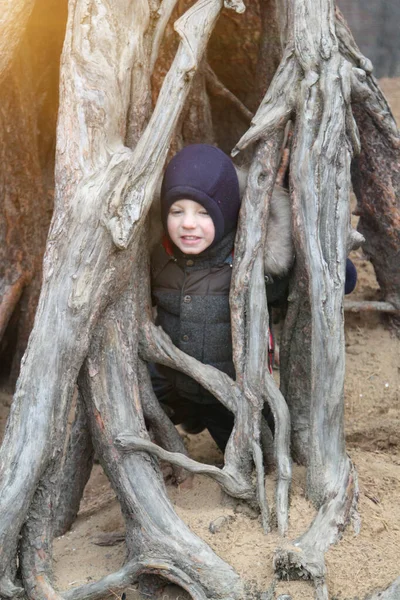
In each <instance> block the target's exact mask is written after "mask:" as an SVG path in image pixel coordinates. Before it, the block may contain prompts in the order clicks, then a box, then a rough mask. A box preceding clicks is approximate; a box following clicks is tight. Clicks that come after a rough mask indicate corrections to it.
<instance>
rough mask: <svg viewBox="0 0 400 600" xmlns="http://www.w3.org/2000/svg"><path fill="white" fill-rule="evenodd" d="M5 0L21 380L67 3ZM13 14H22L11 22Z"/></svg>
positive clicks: (4, 356) (14, 370) (36, 285)
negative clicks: (65, 4) (58, 62)
mask: <svg viewBox="0 0 400 600" xmlns="http://www.w3.org/2000/svg"><path fill="white" fill-rule="evenodd" d="M6 4H9V5H10V6H9V8H8V9H6V12H5V14H4V15H3V14H2V19H3V20H2V25H3V27H4V28H5V31H3V32H2V33H3V35H2V37H1V39H2V43H4V41H5V40H6V39H7V37H5V36H7V35H9V36H11V37H10V38H8V41H7V49H6V51H5V53H3V54H2V59H1V60H2V65H1V67H0V72H1V76H0V80H1V85H0V99H1V102H0V104H1V111H0V136H1V144H0V146H1V151H0V152H1V164H2V178H1V180H0V197H1V202H0V206H1V208H0V264H1V269H0V340H1V341H2V346H1V349H0V355H1V360H2V364H3V369H4V370H5V371H6V373H7V374H8V373H11V381H12V382H13V383H15V380H16V378H17V376H18V373H19V365H20V361H21V358H22V355H23V353H24V351H25V348H26V345H27V342H28V338H29V334H30V332H31V329H32V326H33V320H34V316H35V310H36V306H37V301H38V298H39V293H40V286H41V274H42V260H43V253H44V248H45V242H46V236H47V233H48V228H49V224H50V218H51V213H52V209H53V188H54V175H53V171H54V131H55V122H56V115H57V85H58V66H57V62H56V61H57V57H58V56H59V54H60V52H61V44H62V36H63V33H64V19H65V6H64V3H63V2H61V3H60V2H56V1H55V0H38V1H37V2H36V4H35V6H33V4H34V3H33V2H25V6H24V7H22V4H23V3H22V2H14V3H8V2H7V3H6ZM11 4H12V8H11ZM17 9H18V11H20V12H18V14H17ZM49 13H51V14H52V18H51V20H50V19H49V18H48V14H49ZM13 14H14V17H15V19H17V16H18V20H15V22H14V25H13V26H12V27H11V25H10V23H9V22H8V21H7V19H9V18H11V17H12V15H13ZM28 18H29V19H28ZM44 23H46V27H44ZM17 38H18V40H17ZM17 42H18V43H17ZM11 48H14V50H15V52H14V55H13V60H12V61H11V59H10V58H9V59H8V63H7V68H6V67H5V62H4V61H6V59H7V56H8V55H9V54H8V53H9V51H10V49H11ZM11 318H12V322H10V319H11Z"/></svg>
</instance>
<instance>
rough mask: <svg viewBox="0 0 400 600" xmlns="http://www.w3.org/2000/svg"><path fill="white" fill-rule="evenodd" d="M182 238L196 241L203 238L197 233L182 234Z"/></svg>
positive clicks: (187, 240)
mask: <svg viewBox="0 0 400 600" xmlns="http://www.w3.org/2000/svg"><path fill="white" fill-rule="evenodd" d="M181 240H183V241H185V242H196V241H197V240H201V238H200V237H197V236H196V235H182V236H181Z"/></svg>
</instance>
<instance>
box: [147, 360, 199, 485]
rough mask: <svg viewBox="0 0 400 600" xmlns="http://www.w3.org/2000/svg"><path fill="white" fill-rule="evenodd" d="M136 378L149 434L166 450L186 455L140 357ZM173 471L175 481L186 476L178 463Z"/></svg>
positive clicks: (180, 480) (185, 472)
mask: <svg viewBox="0 0 400 600" xmlns="http://www.w3.org/2000/svg"><path fill="white" fill-rule="evenodd" d="M138 378H139V388H140V393H141V398H142V409H143V415H144V418H145V421H146V425H147V427H148V428H150V433H151V435H152V436H153V437H154V439H155V441H156V443H157V444H158V445H159V446H161V447H162V448H164V449H165V450H167V451H168V452H179V453H180V454H183V455H185V456H186V455H187V450H186V448H185V444H184V443H183V440H182V438H181V436H180V435H179V433H178V431H177V429H176V427H175V425H174V424H173V423H172V421H171V420H170V419H169V417H168V416H167V415H166V414H165V412H164V410H163V409H162V408H161V406H160V403H159V402H158V399H157V397H156V395H155V394H154V391H153V386H152V385H151V380H150V375H149V371H148V369H147V365H146V363H144V362H143V361H142V360H141V359H139V360H138ZM173 473H174V479H175V481H176V483H182V482H183V481H185V479H187V477H188V472H187V471H186V470H185V469H184V468H182V467H180V466H178V465H175V466H173Z"/></svg>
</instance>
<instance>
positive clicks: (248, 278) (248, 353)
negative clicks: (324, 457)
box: [230, 121, 291, 535]
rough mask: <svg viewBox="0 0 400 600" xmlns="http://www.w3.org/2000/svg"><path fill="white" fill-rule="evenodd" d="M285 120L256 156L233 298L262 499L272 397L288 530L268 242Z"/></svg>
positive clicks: (284, 422) (280, 508) (240, 375)
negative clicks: (261, 456)
mask: <svg viewBox="0 0 400 600" xmlns="http://www.w3.org/2000/svg"><path fill="white" fill-rule="evenodd" d="M285 125H286V123H285V121H282V123H281V126H280V127H279V128H277V130H276V131H275V132H274V133H272V132H271V135H270V136H269V140H268V142H264V143H263V144H261V146H260V148H259V149H258V150H257V151H256V154H255V156H254V158H253V163H252V167H251V169H250V172H249V177H248V183H247V189H246V193H245V196H244V199H243V204H242V208H241V213H240V220H239V228H238V234H237V238H236V241H235V260H234V265H233V273H232V285H231V295H230V303H231V310H232V340H233V347H234V363H235V370H236V380H237V382H238V385H239V387H240V388H241V389H242V390H243V393H244V395H245V397H246V399H247V401H248V405H247V408H248V411H249V413H248V417H247V418H248V420H249V425H248V427H249V429H250V431H251V436H252V438H253V440H254V441H253V444H254V447H253V453H254V462H255V464H256V466H257V467H258V468H257V475H258V478H259V496H260V497H261V498H262V495H261V489H263V485H264V484H263V480H264V472H263V470H262V469H261V470H260V468H261V467H260V464H259V463H257V458H256V456H257V452H258V449H257V444H259V439H260V418H261V410H262V409H263V406H264V402H268V404H269V405H270V407H271V410H272V413H273V415H274V419H275V438H274V439H275V462H276V466H277V469H278V480H277V489H276V511H277V518H278V528H279V531H280V533H281V534H282V535H284V534H285V533H286V530H287V520H288V500H289V487H290V481H291V465H290V453H289V443H290V418H289V412H288V408H287V405H286V402H285V400H284V398H283V396H282V395H281V394H280V392H279V390H278V389H277V387H276V385H275V382H274V379H273V377H272V376H271V375H270V374H269V371H268V354H267V352H268V346H267V344H266V335H267V332H268V327H269V316H268V308H267V298H266V296H265V280H264V246H265V240H266V231H267V222H268V210H269V200H270V197H271V195H272V190H273V187H274V183H275V177H276V173H277V170H278V166H279V159H280V150H281V146H282V141H283V134H284V128H285Z"/></svg>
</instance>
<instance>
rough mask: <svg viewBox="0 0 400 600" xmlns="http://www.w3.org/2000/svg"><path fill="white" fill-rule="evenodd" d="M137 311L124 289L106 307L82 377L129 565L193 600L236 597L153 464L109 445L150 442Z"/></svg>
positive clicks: (228, 576) (227, 574)
mask: <svg viewBox="0 0 400 600" xmlns="http://www.w3.org/2000/svg"><path fill="white" fill-rule="evenodd" d="M138 306H139V303H138V302H137V298H135V297H134V295H133V294H131V293H130V292H129V291H128V292H127V293H126V294H125V295H124V296H123V297H122V298H121V300H120V301H119V302H118V305H117V306H115V307H114V308H110V309H109V311H108V313H107V315H106V317H105V321H104V323H103V324H102V326H101V327H99V329H98V330H97V332H96V334H95V336H94V338H93V341H92V345H91V350H90V354H89V357H88V359H87V361H86V363H85V368H84V370H83V372H82V376H81V377H80V386H81V389H82V390H83V393H84V397H85V402H86V403H87V406H88V411H89V420H90V428H91V432H92V438H93V442H94V445H95V448H96V452H97V454H98V456H99V457H100V460H101V463H102V466H103V468H104V470H105V472H106V474H107V475H108V477H109V479H110V481H111V483H112V485H113V487H114V490H115V492H116V494H117V496H118V499H119V501H120V503H121V507H122V512H123V514H124V517H125V521H126V543H127V548H128V562H135V561H137V562H141V563H142V565H141V572H142V573H146V572H148V573H154V572H157V573H158V574H161V575H162V576H163V577H165V578H166V579H169V580H170V581H172V582H174V583H177V584H178V585H180V586H181V587H182V588H183V589H185V590H186V591H188V592H189V593H190V594H191V596H192V597H193V598H194V599H195V600H197V599H200V598H201V599H203V598H226V599H228V598H238V599H239V598H240V597H241V594H242V593H243V590H242V586H241V583H240V579H239V577H238V575H237V574H236V573H235V572H234V571H233V569H232V568H231V567H229V565H227V564H226V563H224V562H223V561H222V560H221V559H219V558H218V557H217V556H216V555H215V554H214V553H213V552H212V551H211V549H210V548H209V547H208V546H207V545H206V544H205V543H204V542H203V541H202V540H200V539H199V538H198V537H197V536H195V535H194V534H193V533H191V532H190V530H189V529H188V528H187V527H186V525H185V524H184V523H183V522H182V521H181V520H180V519H179V518H178V517H177V515H176V514H175V512H174V511H173V509H172V506H171V504H170V502H169V500H168V498H167V495H166V491H165V488H164V484H163V481H162V477H161V473H160V471H159V468H158V465H157V463H156V461H155V460H154V459H151V458H149V456H148V454H147V453H145V454H144V453H135V455H127V454H125V453H121V452H119V451H118V450H117V449H116V446H115V445H114V444H113V440H114V439H115V438H117V437H118V435H119V433H120V432H121V431H124V430H128V431H129V432H131V433H132V434H133V435H134V436H136V437H137V438H142V439H143V442H146V441H147V443H151V442H149V440H148V434H147V431H146V427H145V423H144V419H143V415H142V410H141V400H140V397H141V391H140V390H139V385H138V379H137V376H136V367H137V365H136V363H137V360H138V358H137V352H138V347H137V341H138V331H139V319H138ZM105 357H106V358H105ZM132 398H133V401H132ZM166 557H168V559H167V560H166ZM158 565H163V566H162V567H160V566H158ZM74 597H76V596H74ZM81 597H84V596H83V595H82V596H81Z"/></svg>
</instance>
